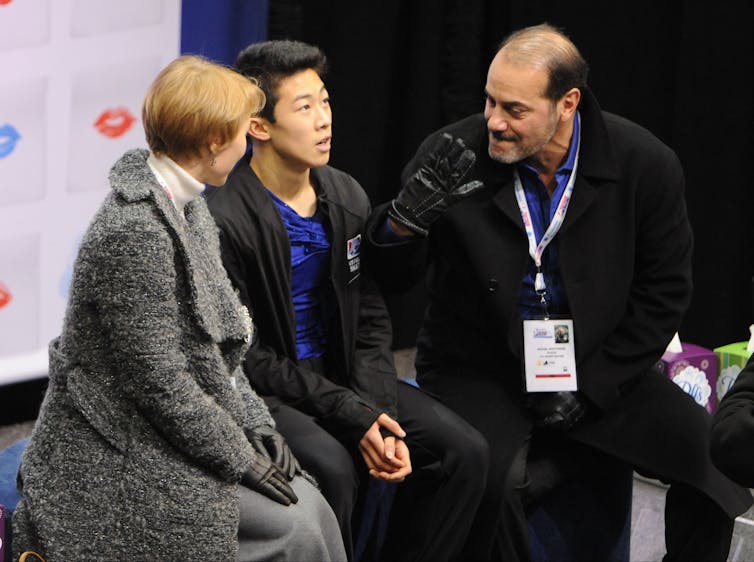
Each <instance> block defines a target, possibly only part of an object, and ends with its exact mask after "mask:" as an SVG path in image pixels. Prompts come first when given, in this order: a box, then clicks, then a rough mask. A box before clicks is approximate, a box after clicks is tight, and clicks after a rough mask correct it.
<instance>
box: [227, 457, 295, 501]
mask: <svg viewBox="0 0 754 562" xmlns="http://www.w3.org/2000/svg"><path fill="white" fill-rule="evenodd" d="M241 484H243V485H244V486H246V487H247V488H249V489H250V490H255V491H257V492H259V493H260V494H263V495H265V496H267V497H268V498H270V499H271V500H274V501H276V502H278V503H282V504H283V505H291V504H292V503H297V502H298V497H297V496H296V493H295V492H294V491H293V488H291V485H290V484H289V483H288V479H287V478H286V476H285V474H283V473H282V472H281V471H280V469H279V468H278V467H277V466H276V465H275V464H273V463H272V461H271V460H270V458H269V457H265V456H263V455H259V454H257V455H254V460H253V461H252V462H251V465H250V466H249V468H247V469H246V472H244V473H243V476H241Z"/></svg>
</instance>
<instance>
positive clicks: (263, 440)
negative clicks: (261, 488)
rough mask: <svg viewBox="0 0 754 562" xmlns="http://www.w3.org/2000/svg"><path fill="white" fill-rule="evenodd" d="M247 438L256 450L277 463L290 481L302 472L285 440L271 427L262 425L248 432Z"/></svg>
mask: <svg viewBox="0 0 754 562" xmlns="http://www.w3.org/2000/svg"><path fill="white" fill-rule="evenodd" d="M246 438H247V439H248V440H249V442H250V443H251V446H252V447H254V450H255V451H256V452H257V453H259V454H260V455H262V456H265V457H267V458H268V459H270V460H271V461H272V462H273V463H275V464H276V465H277V467H278V468H279V469H280V470H281V472H282V473H283V474H284V475H285V477H286V478H288V480H293V477H294V476H295V475H296V474H297V473H300V472H301V465H299V464H298V461H297V460H296V457H295V456H294V455H293V451H291V449H290V447H288V443H286V442H285V438H284V437H283V436H282V435H281V434H280V433H279V432H277V431H275V430H274V429H273V428H271V427H270V426H268V425H262V426H259V427H256V428H254V430H253V431H247V432H246Z"/></svg>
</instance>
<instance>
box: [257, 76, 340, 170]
mask: <svg viewBox="0 0 754 562" xmlns="http://www.w3.org/2000/svg"><path fill="white" fill-rule="evenodd" d="M276 93H277V97H278V102H277V104H276V105H275V109H274V115H275V122H274V123H269V124H268V127H269V128H268V131H269V133H270V144H271V145H272V147H274V149H275V152H276V153H277V154H278V156H280V158H281V159H283V160H284V161H286V162H288V163H289V164H290V165H291V166H293V167H294V168H300V169H305V168H317V167H320V166H324V165H325V164H327V162H328V161H329V160H330V142H331V140H332V111H331V109H330V96H329V94H328V93H327V89H326V88H325V85H324V83H323V82H322V80H321V79H320V77H319V76H318V75H317V73H316V72H315V71H314V70H313V69H307V70H302V71H301V72H297V73H296V74H293V75H291V76H288V77H287V78H283V79H282V80H281V81H280V84H279V85H278V88H277V92H276Z"/></svg>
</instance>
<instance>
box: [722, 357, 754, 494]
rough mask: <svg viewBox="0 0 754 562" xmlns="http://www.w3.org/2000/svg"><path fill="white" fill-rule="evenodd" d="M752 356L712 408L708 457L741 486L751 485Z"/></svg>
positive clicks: (753, 478) (753, 463)
mask: <svg viewBox="0 0 754 562" xmlns="http://www.w3.org/2000/svg"><path fill="white" fill-rule="evenodd" d="M752 445H754V356H752V357H751V358H750V359H749V362H748V363H747V364H746V367H744V369H743V371H741V372H740V373H739V375H738V377H737V378H736V382H735V383H734V384H733V386H732V387H731V389H730V390H729V391H728V392H727V393H726V394H725V396H724V397H723V400H722V402H720V407H719V408H718V409H717V412H715V417H714V420H713V424H712V460H713V461H714V463H715V464H716V465H717V466H718V467H719V468H720V470H722V471H723V472H724V473H725V474H727V475H728V476H730V477H731V478H732V479H733V480H735V481H736V482H738V483H740V484H741V485H743V486H747V487H749V488H751V487H752V486H754V455H752V453H751V449H752Z"/></svg>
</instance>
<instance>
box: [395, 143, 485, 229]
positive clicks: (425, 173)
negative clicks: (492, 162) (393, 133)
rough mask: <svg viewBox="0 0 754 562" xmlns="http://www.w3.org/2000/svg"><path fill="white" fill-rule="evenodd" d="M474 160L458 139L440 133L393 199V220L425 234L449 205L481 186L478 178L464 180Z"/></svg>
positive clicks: (472, 154) (472, 153)
mask: <svg viewBox="0 0 754 562" xmlns="http://www.w3.org/2000/svg"><path fill="white" fill-rule="evenodd" d="M475 161H476V155H475V154H474V152H473V151H472V150H469V149H468V148H466V145H465V144H464V143H463V141H462V140H461V139H455V140H453V137H451V136H450V135H449V134H447V133H443V134H442V135H440V137H439V138H438V139H437V142H436V143H435V144H434V146H433V147H432V150H430V151H429V153H427V155H426V156H425V157H424V160H423V162H422V165H421V166H420V167H419V170H418V171H417V172H416V173H415V174H414V175H413V176H411V177H410V178H409V179H408V181H407V182H406V185H404V186H403V189H401V191H400V193H398V196H397V197H396V198H395V199H393V201H392V203H391V205H390V208H389V209H388V215H389V216H390V218H391V219H393V220H394V221H395V222H397V223H400V224H402V225H403V226H405V227H407V228H409V229H411V230H412V231H414V232H416V233H417V234H420V235H422V236H426V235H427V234H428V233H429V226H430V225H431V224H432V223H433V222H434V221H436V220H437V219H438V218H439V217H440V216H441V215H442V214H443V213H445V211H446V210H447V208H448V207H450V206H451V205H452V204H453V203H455V202H456V201H458V200H459V199H461V198H463V197H465V196H466V195H469V194H470V193H471V192H472V191H475V190H476V189H478V188H480V187H482V185H483V184H482V182H480V181H477V180H474V181H470V182H467V183H463V181H464V178H465V177H466V174H467V173H468V172H469V170H471V168H472V167H473V166H474V162H475Z"/></svg>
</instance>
